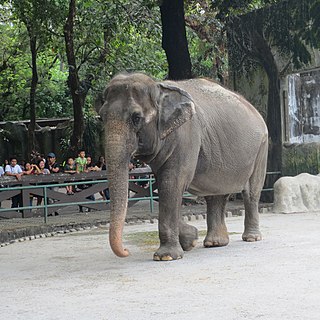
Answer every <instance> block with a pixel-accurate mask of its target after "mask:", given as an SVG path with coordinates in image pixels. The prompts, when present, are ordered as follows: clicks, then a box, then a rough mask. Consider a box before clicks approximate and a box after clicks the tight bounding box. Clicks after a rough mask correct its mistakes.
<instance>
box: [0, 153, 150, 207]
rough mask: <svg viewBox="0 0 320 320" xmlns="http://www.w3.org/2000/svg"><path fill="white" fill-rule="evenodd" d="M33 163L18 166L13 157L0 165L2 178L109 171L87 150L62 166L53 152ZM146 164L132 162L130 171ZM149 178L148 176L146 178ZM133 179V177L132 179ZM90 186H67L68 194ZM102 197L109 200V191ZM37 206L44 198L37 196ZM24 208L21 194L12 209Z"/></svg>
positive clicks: (19, 178)
mask: <svg viewBox="0 0 320 320" xmlns="http://www.w3.org/2000/svg"><path fill="white" fill-rule="evenodd" d="M32 158H33V160H32V161H22V162H21V163H20V164H18V159H17V157H11V158H10V160H9V161H8V160H5V163H4V165H3V166H1V165H0V177H1V176H4V175H6V176H12V177H15V178H16V179H17V180H21V177H22V176H23V175H42V174H55V173H59V172H64V173H68V174H76V173H82V172H90V171H101V170H107V166H106V163H105V159H104V157H103V156H100V157H99V159H98V161H97V162H96V163H95V162H93V160H92V157H91V156H90V155H87V154H86V151H85V150H79V152H78V156H77V157H74V158H73V157H69V158H67V159H66V161H65V162H63V163H62V164H58V162H57V160H56V155H55V154H54V153H53V152H50V153H48V155H47V157H44V156H43V155H40V154H36V155H33V157H32ZM145 166H146V164H144V163H142V164H140V163H139V162H137V161H134V160H132V161H130V164H129V171H131V170H133V169H135V168H136V167H145ZM146 177H147V176H146ZM131 178H132V177H131ZM138 183H139V184H140V185H142V186H143V187H147V184H148V182H145V181H142V182H138ZM88 187H89V185H87V184H85V185H78V186H73V185H69V186H66V194H67V195H74V194H75V192H78V191H81V190H83V189H85V188H88ZM100 195H101V196H102V198H103V199H104V200H109V199H110V197H109V189H105V190H103V191H101V192H100ZM33 198H34V197H33V196H32V197H31V198H30V205H32V201H33ZM35 198H36V199H37V206H38V205H41V203H42V197H41V196H36V197H35ZM88 199H89V200H95V198H94V195H92V196H89V197H88ZM19 206H22V197H21V194H19V195H16V196H14V197H12V205H11V207H12V208H16V207H19Z"/></svg>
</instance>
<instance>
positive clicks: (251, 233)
mask: <svg viewBox="0 0 320 320" xmlns="http://www.w3.org/2000/svg"><path fill="white" fill-rule="evenodd" d="M242 240H243V241H247V242H255V241H261V240H262V235H261V232H260V231H259V230H258V231H256V230H248V231H244V233H243V234H242Z"/></svg>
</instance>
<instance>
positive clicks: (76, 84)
mask: <svg viewBox="0 0 320 320" xmlns="http://www.w3.org/2000/svg"><path fill="white" fill-rule="evenodd" d="M75 16H76V0H70V2H69V14H68V18H67V21H66V24H65V26H64V38H65V44H66V54H67V60H68V65H69V77H68V86H69V89H70V93H71V96H72V105H73V119H74V123H73V132H72V136H71V139H70V151H71V152H72V153H75V152H76V151H77V150H78V149H79V148H81V146H82V137H83V132H84V119H83V107H84V97H83V95H82V94H81V89H80V80H79V74H78V69H77V64H76V57H75V52H74V29H73V28H74V20H75Z"/></svg>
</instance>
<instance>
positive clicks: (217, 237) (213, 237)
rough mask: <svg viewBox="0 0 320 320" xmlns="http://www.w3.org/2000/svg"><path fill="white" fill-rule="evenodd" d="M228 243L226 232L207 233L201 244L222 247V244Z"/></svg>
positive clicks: (209, 246) (208, 246)
mask: <svg viewBox="0 0 320 320" xmlns="http://www.w3.org/2000/svg"><path fill="white" fill-rule="evenodd" d="M228 243H229V235H228V233H223V234H216V233H215V234H212V233H208V234H207V236H206V238H205V239H204V241H203V245H204V246H205V247H206V248H211V247H223V246H226V245H227V244H228Z"/></svg>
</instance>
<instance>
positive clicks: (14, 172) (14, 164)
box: [4, 157, 23, 180]
mask: <svg viewBox="0 0 320 320" xmlns="http://www.w3.org/2000/svg"><path fill="white" fill-rule="evenodd" d="M4 171H5V174H6V175H7V176H13V177H16V178H17V179H18V180H20V179H21V177H22V175H23V171H22V169H21V167H20V166H19V165H18V161H17V158H15V157H12V158H11V159H10V164H7V165H6V167H5V169H4Z"/></svg>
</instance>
